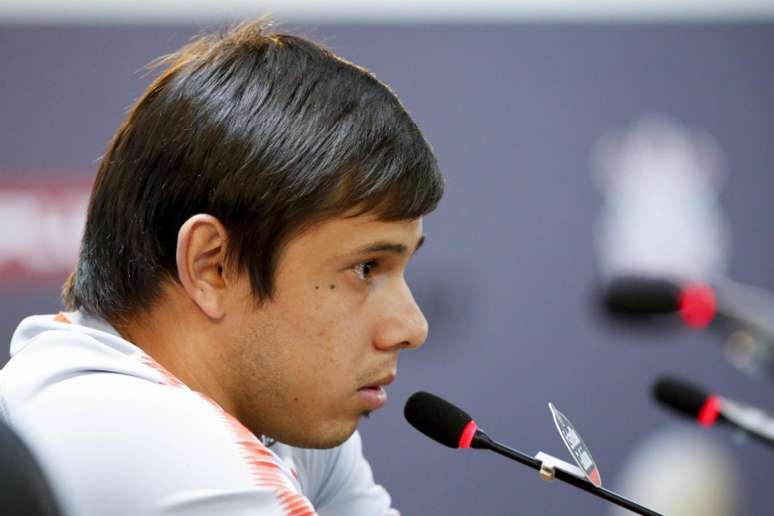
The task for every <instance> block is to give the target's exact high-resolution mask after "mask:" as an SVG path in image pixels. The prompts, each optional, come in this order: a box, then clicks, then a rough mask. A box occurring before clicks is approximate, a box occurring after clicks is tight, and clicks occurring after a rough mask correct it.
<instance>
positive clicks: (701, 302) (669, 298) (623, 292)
mask: <svg viewBox="0 0 774 516" xmlns="http://www.w3.org/2000/svg"><path fill="white" fill-rule="evenodd" d="M602 302H603V305H604V307H605V308H606V310H607V311H608V312H609V313H610V314H612V315H615V316H619V317H624V318H628V319H636V318H642V317H650V316H661V315H670V314H678V315H679V316H680V318H681V319H682V321H683V322H684V323H685V324H686V325H688V326H691V327H698V328H701V327H704V326H707V325H708V324H710V323H711V322H712V321H713V320H714V319H715V317H716V316H717V315H718V304H717V299H716V292H715V290H714V289H712V288H711V287H710V286H709V285H706V284H704V283H698V282H696V283H686V284H680V283H677V282H675V281H672V280H669V279H665V278H657V277H647V276H622V277H619V278H616V279H613V280H612V281H610V282H609V283H608V284H607V285H606V286H605V288H604V290H603V293H602Z"/></svg>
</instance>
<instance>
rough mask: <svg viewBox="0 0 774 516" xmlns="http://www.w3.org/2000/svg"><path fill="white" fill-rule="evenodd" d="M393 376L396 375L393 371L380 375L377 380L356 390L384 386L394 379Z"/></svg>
mask: <svg viewBox="0 0 774 516" xmlns="http://www.w3.org/2000/svg"><path fill="white" fill-rule="evenodd" d="M395 376H396V373H394V372H392V373H388V374H386V375H384V376H382V377H381V378H379V379H378V380H376V381H374V382H371V383H369V384H366V385H364V386H362V387H360V388H359V389H358V390H359V391H362V390H363V389H377V388H379V387H386V386H388V385H390V384H391V383H392V382H394V381H395Z"/></svg>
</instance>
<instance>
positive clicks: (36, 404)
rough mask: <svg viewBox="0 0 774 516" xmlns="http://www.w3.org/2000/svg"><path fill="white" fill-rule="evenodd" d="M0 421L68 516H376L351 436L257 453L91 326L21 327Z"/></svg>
mask: <svg viewBox="0 0 774 516" xmlns="http://www.w3.org/2000/svg"><path fill="white" fill-rule="evenodd" d="M0 410H2V416H3V417H4V418H5V419H6V420H7V421H8V422H9V423H10V424H11V426H13V427H14V428H15V429H16V430H17V432H19V433H20V434H21V436H22V437H23V438H24V439H25V440H26V441H27V442H28V444H29V445H30V447H31V448H32V449H33V451H34V452H35V453H36V455H37V456H38V458H39V459H40V461H41V462H42V465H43V468H44V470H45V471H46V472H47V474H48V476H49V477H50V479H51V482H52V484H53V487H54V490H55V492H56V493H57V495H58V497H59V498H60V501H61V502H62V503H63V505H64V506H65V509H66V511H67V512H68V513H69V514H70V515H72V516H92V515H93V516H106V515H116V516H122V515H126V516H142V515H162V514H165V515H174V514H185V515H190V516H204V515H207V516H210V515H218V516H242V515H253V516H264V515H265V516H275V515H276V516H290V515H292V516H305V515H314V514H319V515H321V516H334V515H335V516H371V515H373V516H386V515H392V516H394V515H397V514H398V513H397V511H395V510H393V509H390V497H389V495H388V494H387V492H386V491H385V490H384V489H383V488H382V487H381V486H379V485H377V484H375V483H374V481H373V476H372V474H371V469H370V467H369V465H368V463H367V462H366V460H365V458H364V457H363V454H362V450H361V440H360V436H359V435H358V433H357V432H356V433H355V434H354V435H353V436H352V437H351V438H350V439H349V440H348V441H347V442H345V443H344V444H342V445H341V446H338V447H336V448H332V449H329V450H309V449H301V448H293V447H290V446H286V445H284V444H281V443H275V444H273V445H270V446H269V447H267V446H264V445H263V444H262V443H261V441H260V440H258V439H257V438H256V437H255V436H254V435H253V434H252V433H250V432H249V431H248V430H247V429H246V428H245V427H244V426H242V425H241V424H240V423H239V422H238V421H237V420H236V419H234V418H233V417H232V416H230V415H229V414H227V413H226V412H225V411H223V410H222V409H221V408H220V407H219V406H218V405H217V404H216V403H215V402H214V401H212V400H210V399H209V398H207V397H206V396H204V395H202V394H200V393H198V392H195V391H192V390H191V389H189V388H188V387H187V386H185V385H184V384H182V383H181V382H180V381H179V380H177V379H176V378H174V377H173V376H172V375H171V374H170V373H168V372H167V371H165V370H164V368H163V367H161V366H160V365H159V364H157V363H156V362H154V361H153V359H151V358H150V357H149V356H148V355H146V354H145V353H144V352H143V351H142V350H141V349H140V348H138V347H137V346H135V345H133V344H132V343H130V342H128V341H126V340H124V339H123V338H121V337H120V336H119V335H118V333H117V332H116V331H115V330H114V329H113V328H112V327H110V326H109V325H108V324H107V323H105V322H104V321H102V320H98V319H94V318H91V317H86V316H84V315H82V314H80V313H78V312H70V313H65V314H59V315H57V316H53V315H41V316H33V317H28V318H27V319H25V320H24V321H22V323H21V324H20V325H19V327H18V328H17V329H16V331H15V333H14V335H13V339H12V341H11V360H10V361H9V362H8V364H7V365H6V366H5V368H4V369H3V370H2V371H1V372H0Z"/></svg>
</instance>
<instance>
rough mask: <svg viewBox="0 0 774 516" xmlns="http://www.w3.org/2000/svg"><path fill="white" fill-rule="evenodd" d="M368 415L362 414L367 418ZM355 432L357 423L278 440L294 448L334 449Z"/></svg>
mask: <svg viewBox="0 0 774 516" xmlns="http://www.w3.org/2000/svg"><path fill="white" fill-rule="evenodd" d="M369 414H370V412H369V413H368V414H364V416H365V417H368V415H369ZM355 430H357V423H355V424H353V425H346V426H344V425H342V426H340V427H338V428H336V429H328V430H326V431H324V432H319V433H316V435H312V434H306V435H297V436H288V437H287V438H286V439H282V438H280V439H278V440H279V441H281V442H282V443H284V444H287V445H289V446H295V447H296V448H311V449H318V450H324V449H329V448H335V447H336V446H340V445H341V444H343V443H344V442H346V441H347V439H349V438H350V437H352V434H354V433H355Z"/></svg>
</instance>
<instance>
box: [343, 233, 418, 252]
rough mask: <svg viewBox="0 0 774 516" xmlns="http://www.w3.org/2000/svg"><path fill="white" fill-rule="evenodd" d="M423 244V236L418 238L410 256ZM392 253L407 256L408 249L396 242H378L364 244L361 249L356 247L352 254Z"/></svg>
mask: <svg viewBox="0 0 774 516" xmlns="http://www.w3.org/2000/svg"><path fill="white" fill-rule="evenodd" d="M424 243H425V235H422V236H421V237H419V240H417V245H416V246H415V247H414V250H413V251H412V252H411V254H414V253H416V252H417V251H418V250H419V248H420V247H422V244H424ZM383 252H388V253H393V254H401V255H404V254H408V247H407V246H406V245H405V244H400V243H397V242H389V241H378V242H372V243H370V244H366V245H364V246H362V247H358V248H357V249H355V251H354V253H353V254H368V253H383Z"/></svg>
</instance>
